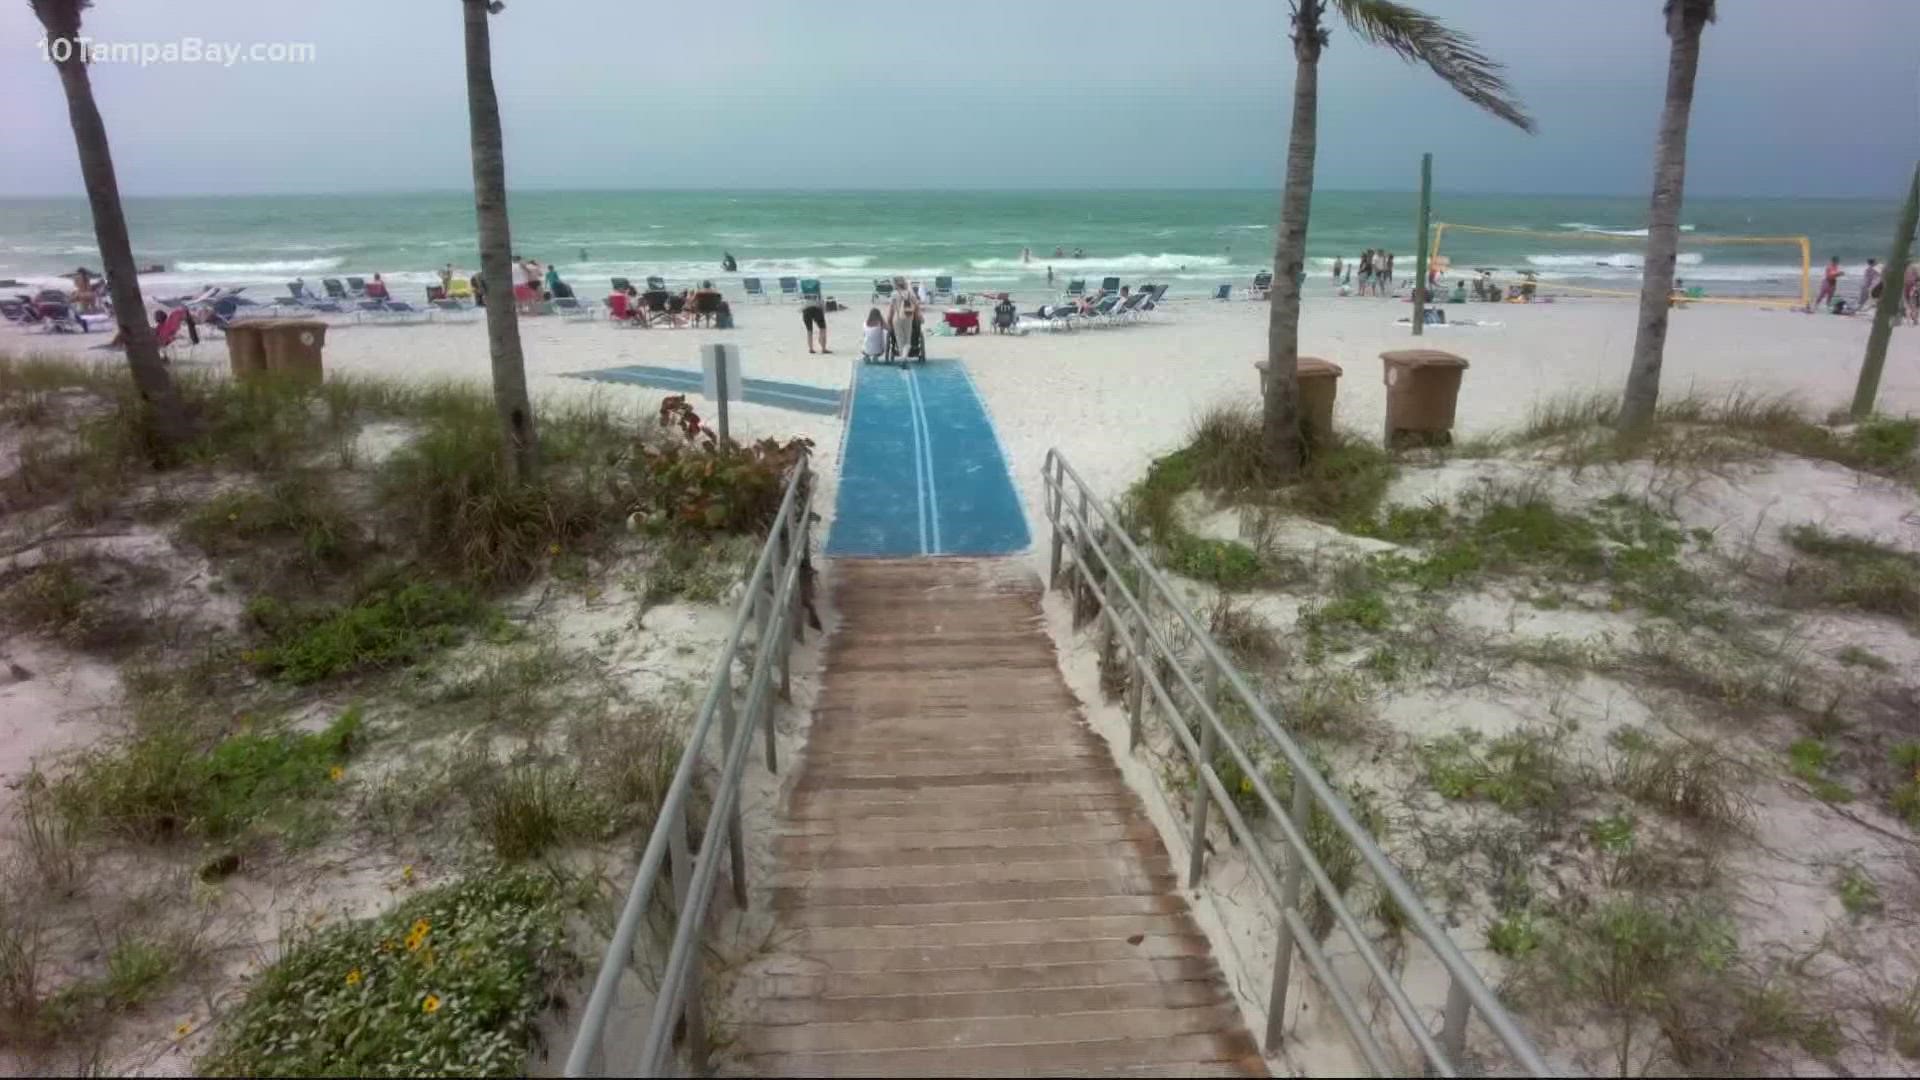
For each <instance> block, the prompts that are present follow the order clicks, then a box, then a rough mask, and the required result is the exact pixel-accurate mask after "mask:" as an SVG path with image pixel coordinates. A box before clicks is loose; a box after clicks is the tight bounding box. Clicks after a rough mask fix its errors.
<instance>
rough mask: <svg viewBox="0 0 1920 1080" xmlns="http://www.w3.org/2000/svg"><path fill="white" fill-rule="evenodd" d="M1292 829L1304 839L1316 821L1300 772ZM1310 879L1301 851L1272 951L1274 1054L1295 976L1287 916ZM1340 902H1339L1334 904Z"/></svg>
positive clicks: (1269, 1044) (1270, 1041)
mask: <svg viewBox="0 0 1920 1080" xmlns="http://www.w3.org/2000/svg"><path fill="white" fill-rule="evenodd" d="M1291 811H1292V817H1293V827H1294V828H1295V829H1296V830H1298V831H1299V833H1300V835H1301V836H1303V837H1304V836H1308V835H1309V833H1308V831H1307V827H1308V825H1309V824H1310V823H1311V821H1312V818H1313V804H1312V802H1311V801H1310V798H1309V795H1308V791H1307V784H1306V781H1304V780H1302V779H1301V777H1300V773H1299V771H1298V770H1295V772H1294V774H1293V806H1292V807H1291ZM1306 876H1307V860H1306V857H1305V856H1304V855H1302V854H1300V853H1299V852H1295V853H1294V854H1293V858H1291V859H1289V860H1287V877H1286V880H1285V882H1284V883H1283V884H1282V885H1281V887H1280V915H1281V918H1280V939H1279V941H1278V942H1276V943H1275V945H1274V948H1273V989H1272V991H1271V993H1270V994H1269V995H1268V998H1267V1039H1266V1043H1265V1045H1266V1048H1267V1052H1268V1053H1269V1054H1271V1053H1272V1052H1273V1051H1274V1050H1275V1049H1277V1048H1278V1047H1279V1045H1280V1038H1281V1036H1282V1034H1283V1033H1284V1031H1285V1028H1286V1022H1287V981H1288V980H1289V979H1291V978H1292V977H1293V926H1292V925H1291V924H1289V923H1288V922H1287V919H1286V913H1287V912H1289V911H1292V910H1294V909H1295V908H1297V907H1299V906H1300V883H1301V881H1303V880H1304V879H1305V878H1306ZM1334 902H1335V903H1338V902H1339V901H1338V900H1337V899H1336V900H1335V901H1334Z"/></svg>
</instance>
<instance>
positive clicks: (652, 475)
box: [632, 394, 813, 535]
mask: <svg viewBox="0 0 1920 1080" xmlns="http://www.w3.org/2000/svg"><path fill="white" fill-rule="evenodd" d="M660 425H661V427H662V428H665V429H667V430H669V431H672V432H677V433H678V437H677V438H672V437H670V438H669V439H668V440H667V441H666V442H664V443H662V444H661V445H660V446H657V447H655V446H645V445H643V446H641V448H640V457H639V462H638V467H637V468H636V470H635V472H634V478H633V483H634V491H633V496H632V497H633V502H634V507H633V509H634V512H635V513H637V514H639V515H640V516H641V518H642V519H643V520H644V521H645V522H646V524H647V526H648V527H649V528H651V529H653V530H655V531H660V532H665V531H669V530H676V529H680V530H693V531H697V532H720V533H745V534H753V535H759V534H762V533H764V532H766V530H767V529H768V527H769V526H771V525H772V524H773V518H774V515H775V514H777V513H778V512H779V510H780V500H781V498H782V496H784V495H785V493H786V488H787V477H788V474H789V473H790V472H791V470H792V468H793V466H794V465H795V464H796V463H797V462H799V460H800V459H801V457H803V456H804V455H805V454H806V453H807V452H808V451H809V450H811V449H812V447H813V441H812V440H811V439H790V440H788V441H787V442H785V443H781V442H777V441H775V440H773V439H762V440H761V441H759V442H757V443H753V444H751V445H742V444H738V443H733V442H728V443H726V444H722V443H721V442H720V438H719V435H718V434H717V433H716V432H714V431H713V430H712V429H710V428H708V427H707V426H706V424H705V422H704V421H702V420H701V419H700V416H699V414H698V413H696V412H694V411H693V407H692V406H691V405H689V404H688V403H687V399H686V398H685V397H683V396H680V395H677V394H676V395H671V396H669V397H667V398H666V399H665V400H663V401H662V402H661V403H660Z"/></svg>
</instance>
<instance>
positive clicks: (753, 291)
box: [740, 277, 767, 301]
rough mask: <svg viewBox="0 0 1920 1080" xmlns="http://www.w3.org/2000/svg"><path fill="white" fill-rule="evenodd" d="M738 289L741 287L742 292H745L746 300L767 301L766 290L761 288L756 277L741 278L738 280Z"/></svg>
mask: <svg viewBox="0 0 1920 1080" xmlns="http://www.w3.org/2000/svg"><path fill="white" fill-rule="evenodd" d="M740 287H741V288H742V289H744V290H746V293H747V298H748V299H749V300H762V301H764V300H766V299H767V290H766V289H764V288H762V287H761V285H760V279H759V278H757V277H743V278H741V279H740Z"/></svg>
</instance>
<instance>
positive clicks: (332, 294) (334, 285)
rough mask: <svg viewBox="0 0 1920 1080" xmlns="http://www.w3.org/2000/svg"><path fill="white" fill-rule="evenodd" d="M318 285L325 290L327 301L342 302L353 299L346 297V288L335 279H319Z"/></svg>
mask: <svg viewBox="0 0 1920 1080" xmlns="http://www.w3.org/2000/svg"><path fill="white" fill-rule="evenodd" d="M320 285H321V287H322V288H324V289H326V290H327V299H329V300H334V301H343V300H351V299H353V297H351V296H349V295H347V289H346V286H344V285H342V284H340V279H339V278H337V277H330V278H321V279H320Z"/></svg>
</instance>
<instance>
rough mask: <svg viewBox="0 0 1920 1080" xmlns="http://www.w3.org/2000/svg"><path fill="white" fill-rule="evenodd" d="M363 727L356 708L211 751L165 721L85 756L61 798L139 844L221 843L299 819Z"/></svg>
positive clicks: (88, 823)
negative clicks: (319, 725)
mask: <svg viewBox="0 0 1920 1080" xmlns="http://www.w3.org/2000/svg"><path fill="white" fill-rule="evenodd" d="M360 725H361V720H360V710H359V709H357V708H353V709H348V710H347V711H346V712H344V713H342V714H341V715H340V716H339V718H338V719H336V720H334V721H333V722H332V723H331V724H329V725H327V727H326V728H325V729H324V730H322V731H319V732H315V733H312V734H303V733H293V732H275V733H271V734H261V733H247V734H240V735H232V736H228V737H226V738H224V739H221V740H219V741H218V742H216V743H214V744H213V745H212V746H210V747H209V746H207V745H206V744H204V743H202V742H200V741H198V740H196V739H195V738H193V737H192V736H191V735H190V734H188V733H187V732H186V731H185V730H184V729H182V728H179V727H172V726H168V727H161V728H158V729H156V730H153V731H150V732H148V733H145V734H142V735H140V736H138V737H136V738H134V739H133V740H132V741H130V742H128V743H126V744H125V745H123V746H120V747H118V748H115V749H112V750H99V751H95V752H93V753H92V754H89V755H88V756H86V757H84V758H82V759H81V761H80V763H79V764H78V766H77V767H76V768H75V769H74V770H73V772H72V773H70V774H69V775H68V776H67V777H65V778H64V779H62V780H61V781H60V782H59V783H58V784H57V785H56V786H55V789H54V793H55V799H56V801H57V803H58V804H59V806H60V807H61V809H62V811H63V812H64V813H66V814H67V815H68V816H69V817H70V818H72V819H73V820H74V821H76V822H77V823H79V824H81V825H82V826H85V827H90V828H94V829H98V830H101V831H106V832H112V833H116V834H119V835H124V836H129V837H132V838H134V839H139V840H166V839H170V838H173V837H177V836H182V835H193V836H201V837H206V838H209V839H215V840H218V839H224V838H226V837H230V836H234V835H236V834H238V833H240V832H242V831H244V830H246V829H247V828H248V827H249V826H252V825H254V824H256V823H258V822H263V821H265V822H272V823H277V824H280V825H290V824H292V823H295V822H297V821H298V820H299V819H300V817H301V815H306V814H310V813H311V812H312V805H311V804H312V803H313V802H314V801H315V800H316V799H317V798H318V797H319V796H320V795H322V794H323V793H324V792H326V791H327V789H328V788H329V786H330V785H331V783H332V781H333V780H334V779H335V777H336V776H337V773H336V772H335V770H336V768H338V767H339V766H340V765H341V764H342V763H343V762H344V761H346V759H347V757H348V755H349V754H350V753H351V752H352V750H353V747H354V744H355V741H356V739H357V738H358V735H359V732H360Z"/></svg>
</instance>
